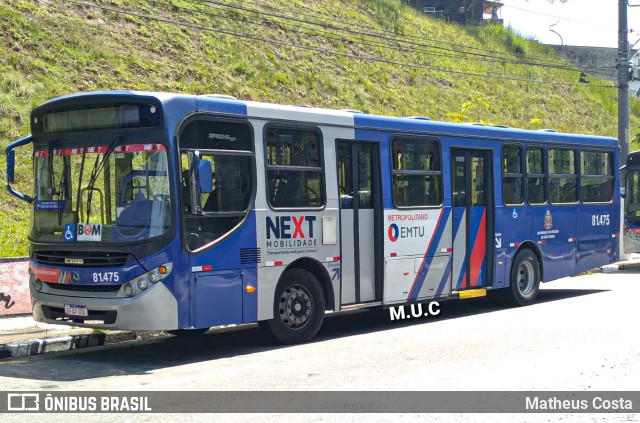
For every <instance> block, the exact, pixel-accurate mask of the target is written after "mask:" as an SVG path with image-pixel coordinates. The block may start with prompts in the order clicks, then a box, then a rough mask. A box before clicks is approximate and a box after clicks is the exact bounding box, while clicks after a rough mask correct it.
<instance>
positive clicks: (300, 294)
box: [278, 285, 312, 329]
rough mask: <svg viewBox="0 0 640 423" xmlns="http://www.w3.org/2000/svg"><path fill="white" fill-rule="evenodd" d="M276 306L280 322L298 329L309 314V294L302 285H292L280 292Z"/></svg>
mask: <svg viewBox="0 0 640 423" xmlns="http://www.w3.org/2000/svg"><path fill="white" fill-rule="evenodd" d="M278 308H279V311H280V319H281V320H282V323H284V324H285V325H286V326H287V327H289V328H291V329H299V328H300V327H302V326H304V325H305V324H306V323H307V322H308V321H309V317H310V316H311V312H312V305H311V295H310V294H309V292H308V291H307V290H306V289H304V288H303V287H301V286H299V285H292V286H290V287H289V288H287V289H285V291H284V292H283V293H282V296H281V297H280V304H279V307H278Z"/></svg>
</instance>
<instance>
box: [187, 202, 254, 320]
mask: <svg viewBox="0 0 640 423" xmlns="http://www.w3.org/2000/svg"><path fill="white" fill-rule="evenodd" d="M256 243H257V235H256V213H255V211H252V212H251V213H250V215H249V217H248V218H247V219H246V220H245V221H244V222H243V223H242V224H241V226H240V227H239V228H237V229H235V231H232V233H230V234H229V235H228V236H227V237H226V238H224V239H223V240H221V241H219V242H218V244H216V245H215V246H214V247H212V248H210V249H208V250H205V251H203V252H202V253H199V254H198V253H196V254H193V255H192V256H191V272H192V276H191V281H190V289H189V292H190V296H189V302H190V306H191V308H190V310H191V316H190V321H191V326H193V327H211V326H216V325H225V324H232V323H242V322H244V321H247V320H245V318H246V317H247V316H248V317H252V316H255V315H256V314H257V301H258V300H257V291H258V290H259V289H260V287H259V286H258V282H257V279H256V278H255V274H256V269H257V266H258V260H259V257H260V253H259V251H258V250H257V249H256ZM247 285H252V286H254V287H256V288H257V289H256V292H254V293H252V294H248V293H246V291H245V288H246V286H247ZM253 320H255V319H251V320H248V321H253Z"/></svg>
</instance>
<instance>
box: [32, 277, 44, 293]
mask: <svg viewBox="0 0 640 423" xmlns="http://www.w3.org/2000/svg"><path fill="white" fill-rule="evenodd" d="M33 288H34V289H35V290H36V291H38V292H42V281H41V280H40V279H37V278H36V279H34V281H33Z"/></svg>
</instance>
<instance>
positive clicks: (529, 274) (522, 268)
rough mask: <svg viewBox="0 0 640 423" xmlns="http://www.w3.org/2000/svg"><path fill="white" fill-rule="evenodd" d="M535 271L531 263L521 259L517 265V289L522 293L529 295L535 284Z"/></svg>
mask: <svg viewBox="0 0 640 423" xmlns="http://www.w3.org/2000/svg"><path fill="white" fill-rule="evenodd" d="M534 278H535V272H534V269H533V264H531V262H529V261H523V262H522V263H520V265H519V266H518V290H519V291H520V293H521V294H522V295H525V296H526V295H529V294H531V292H532V291H533V288H534V286H535V280H534Z"/></svg>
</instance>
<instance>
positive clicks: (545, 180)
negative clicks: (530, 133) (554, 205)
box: [524, 143, 551, 207]
mask: <svg viewBox="0 0 640 423" xmlns="http://www.w3.org/2000/svg"><path fill="white" fill-rule="evenodd" d="M548 147H549V144H537V143H533V144H526V145H524V173H525V178H526V180H527V181H526V184H525V185H526V187H525V189H526V191H525V198H526V200H527V205H528V206H530V207H546V206H549V205H551V202H550V201H549V157H548V152H547V150H548ZM530 148H539V149H541V150H542V155H541V156H542V173H529V170H528V168H527V151H528V150H529V149H530ZM530 177H531V178H542V184H543V188H544V202H543V203H531V202H530V201H529V178H530Z"/></svg>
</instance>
